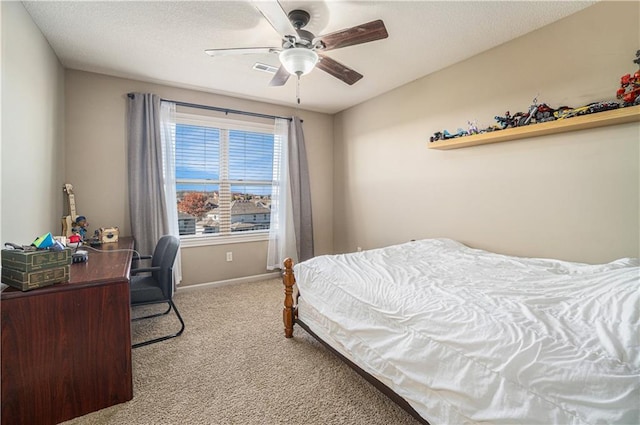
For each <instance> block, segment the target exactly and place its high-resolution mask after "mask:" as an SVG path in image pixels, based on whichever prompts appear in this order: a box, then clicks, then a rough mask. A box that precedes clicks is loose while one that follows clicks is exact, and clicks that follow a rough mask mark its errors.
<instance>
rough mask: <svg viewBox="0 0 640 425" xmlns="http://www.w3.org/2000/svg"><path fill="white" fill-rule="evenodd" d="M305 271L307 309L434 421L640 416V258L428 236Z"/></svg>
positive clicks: (623, 420) (306, 318)
mask: <svg viewBox="0 0 640 425" xmlns="http://www.w3.org/2000/svg"><path fill="white" fill-rule="evenodd" d="M294 272H295V276H296V281H297V285H298V290H299V291H300V294H301V300H304V303H302V302H301V303H300V305H299V312H298V314H299V318H300V319H301V320H302V321H303V322H305V323H306V324H307V325H309V326H310V328H311V329H312V330H313V331H314V332H315V333H317V334H318V335H319V336H321V337H322V338H323V339H325V340H326V341H327V342H330V343H331V344H332V345H333V346H334V347H335V348H336V349H338V350H339V351H340V352H342V353H343V354H345V355H346V356H347V357H349V358H351V359H352V360H354V361H355V362H356V363H357V364H358V365H359V366H360V367H362V368H363V369H364V370H366V371H367V372H369V373H370V374H372V375H374V376H375V377H377V378H378V379H380V380H381V381H382V382H384V383H385V384H387V385H388V386H389V387H390V388H391V389H393V390H394V391H395V392H396V393H398V394H399V395H400V396H402V397H403V398H405V399H406V400H407V401H408V402H409V403H410V404H411V405H412V407H413V408H414V409H415V410H416V411H417V412H418V413H419V414H420V415H422V416H423V417H424V418H425V419H427V420H428V421H429V422H430V423H431V424H432V425H438V424H461V423H508V424H514V423H521V424H534V423H537V424H583V423H587V424H601V423H617V424H638V423H640V407H639V406H640V355H639V352H640V347H639V332H640V329H639V326H638V325H639V322H640V307H639V305H640V267H639V262H638V259H630V258H627V259H620V260H616V261H613V262H611V263H608V264H602V265H587V264H580V263H571V262H565V261H559V260H549V259H534V258H520V257H510V256H505V255H499V254H494V253H490V252H486V251H482V250H478V249H472V248H469V247H466V246H464V245H463V244H461V243H459V242H456V241H453V240H449V239H428V240H421V241H415V242H409V243H406V244H401V245H395V246H390V247H387V248H382V249H376V250H370V251H363V252H358V253H352V254H343V255H332V256H320V257H316V258H313V259H311V260H308V261H305V262H303V263H300V264H297V265H296V266H295V267H294Z"/></svg>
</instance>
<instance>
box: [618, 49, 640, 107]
mask: <svg viewBox="0 0 640 425" xmlns="http://www.w3.org/2000/svg"><path fill="white" fill-rule="evenodd" d="M633 63H635V64H638V66H640V50H638V51H637V52H636V58H635V60H634V61H633ZM616 97H617V98H618V99H622V102H623V106H632V105H640V69H638V70H637V71H636V72H635V73H634V74H633V76H632V75H631V74H626V75H623V76H622V77H620V88H619V89H618V91H617V92H616Z"/></svg>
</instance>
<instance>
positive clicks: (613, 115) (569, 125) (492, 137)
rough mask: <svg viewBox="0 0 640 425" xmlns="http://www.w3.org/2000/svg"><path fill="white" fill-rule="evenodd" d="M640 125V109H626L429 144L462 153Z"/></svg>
mask: <svg viewBox="0 0 640 425" xmlns="http://www.w3.org/2000/svg"><path fill="white" fill-rule="evenodd" d="M636 121H640V105H638V106H629V107H626V108H619V109H612V110H610V111H604V112H598V113H595V114H589V115H582V116H577V117H573V118H566V119H563V120H557V121H549V122H543V123H540V124H530V125H527V126H524V127H515V128H508V129H506V130H499V131H492V132H490V133H482V134H475V135H473V136H463V137H456V138H455V139H448V140H439V141H437V142H429V149H442V150H446V149H459V148H466V147H469V146H478V145H486V144H489V143H500V142H508V141H510V140H518V139H526V138H530V137H537V136H546V135H549V134H557V133H564V132H567V131H577V130H586V129H589V128H597V127H604V126H608V125H616V124H625V123H630V122H636Z"/></svg>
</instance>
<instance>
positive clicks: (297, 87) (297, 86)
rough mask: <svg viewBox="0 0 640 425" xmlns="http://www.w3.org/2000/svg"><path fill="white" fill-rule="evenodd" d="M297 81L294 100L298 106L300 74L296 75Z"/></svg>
mask: <svg viewBox="0 0 640 425" xmlns="http://www.w3.org/2000/svg"><path fill="white" fill-rule="evenodd" d="M296 75H297V76H298V79H297V80H296V99H298V105H299V104H300V74H296Z"/></svg>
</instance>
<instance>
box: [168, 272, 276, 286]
mask: <svg viewBox="0 0 640 425" xmlns="http://www.w3.org/2000/svg"><path fill="white" fill-rule="evenodd" d="M279 277H281V273H280V272H279V271H278V272H272V273H265V274H258V275H254V276H246V277H238V278H235V279H227V280H218V281H216V282H205V283H196V284H194V285H184V286H182V285H178V286H177V287H176V291H187V290H190V289H200V288H205V287H210V286H226V285H234V284H237V283H250V282H259V281H261V280H267V279H276V278H279Z"/></svg>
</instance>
